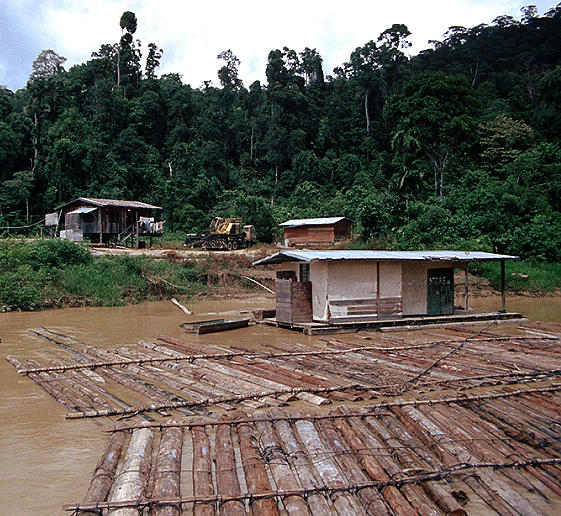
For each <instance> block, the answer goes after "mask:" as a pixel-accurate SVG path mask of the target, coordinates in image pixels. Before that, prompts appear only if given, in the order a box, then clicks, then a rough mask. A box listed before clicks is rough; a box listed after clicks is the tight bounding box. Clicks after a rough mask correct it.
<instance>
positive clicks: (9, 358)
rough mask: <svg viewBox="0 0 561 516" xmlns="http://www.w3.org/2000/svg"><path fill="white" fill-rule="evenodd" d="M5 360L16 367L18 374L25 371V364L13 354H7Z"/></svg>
mask: <svg viewBox="0 0 561 516" xmlns="http://www.w3.org/2000/svg"><path fill="white" fill-rule="evenodd" d="M6 361H7V362H9V363H10V364H12V365H13V366H14V367H15V368H16V370H17V372H18V374H22V372H23V371H25V366H24V365H23V364H22V363H21V362H20V361H19V360H18V359H17V358H16V357H14V356H13V355H8V356H7V357H6Z"/></svg>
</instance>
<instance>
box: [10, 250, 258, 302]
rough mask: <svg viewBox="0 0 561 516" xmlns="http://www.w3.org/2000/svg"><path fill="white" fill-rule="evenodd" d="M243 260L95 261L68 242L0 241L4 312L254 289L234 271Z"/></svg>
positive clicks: (244, 265)
mask: <svg viewBox="0 0 561 516" xmlns="http://www.w3.org/2000/svg"><path fill="white" fill-rule="evenodd" d="M250 263H251V262H250V261H249V260H248V259H247V258H245V257H244V256H241V257H238V258H236V259H235V260H230V261H229V262H228V263H226V262H225V261H224V260H223V259H221V258H220V257H218V258H216V259H213V258H207V259H206V260H203V261H202V262H194V261H190V260H181V259H178V258H177V257H176V256H174V255H173V253H172V254H170V256H169V258H168V259H167V260H154V259H151V258H148V257H145V256H142V257H138V256H136V257H130V256H119V257H103V258H95V259H94V258H92V256H91V254H90V252H89V249H88V248H87V247H83V246H80V245H77V244H74V243H71V242H68V241H65V240H38V241H34V242H24V241H21V240H0V311H12V310H38V309H42V308H49V307H69V306H70V307H72V306H121V305H125V304H130V303H138V302H141V301H147V300H155V299H162V298H167V297H174V296H176V297H182V298H189V297H193V296H200V295H205V294H208V293H213V292H216V290H217V289H219V288H222V287H224V286H226V285H227V286H228V287H230V288H232V287H233V288H235V289H236V290H238V291H240V290H243V289H244V288H251V284H248V283H247V282H245V281H244V280H243V278H242V277H241V276H240V274H238V273H237V272H236V271H238V270H240V269H243V268H247V267H249V264H250Z"/></svg>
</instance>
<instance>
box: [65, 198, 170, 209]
mask: <svg viewBox="0 0 561 516" xmlns="http://www.w3.org/2000/svg"><path fill="white" fill-rule="evenodd" d="M76 201H81V202H85V203H88V204H93V205H95V206H119V207H121V208H144V209H149V210H161V209H162V208H161V207H160V206H154V205H152V204H148V203H145V202H140V201H121V200H117V199H98V198H94V197H77V198H76V199H74V200H73V201H70V202H67V203H66V204H61V205H60V206H57V207H56V208H55V209H56V210H59V209H61V208H64V207H65V206H68V205H69V204H72V203H75V202H76Z"/></svg>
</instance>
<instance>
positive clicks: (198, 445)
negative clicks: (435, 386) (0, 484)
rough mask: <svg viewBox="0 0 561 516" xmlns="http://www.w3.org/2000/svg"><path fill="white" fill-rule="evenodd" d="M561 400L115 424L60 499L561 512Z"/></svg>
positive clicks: (277, 509)
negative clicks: (78, 482) (95, 459)
mask: <svg viewBox="0 0 561 516" xmlns="http://www.w3.org/2000/svg"><path fill="white" fill-rule="evenodd" d="M560 407H561V393H560V392H555V393H553V394H548V395H547V396H546V395H543V394H540V393H530V394H527V395H524V396H522V397H517V398H511V399H510V400H506V399H487V400H482V401H479V402H474V403H463V402H458V403H448V404H439V405H434V406H432V407H429V406H418V407H413V406H403V407H398V406H396V407H391V408H390V409H387V408H386V409H383V410H374V411H370V412H364V411H358V410H353V409H350V408H346V407H340V408H338V409H331V410H329V411H328V412H325V413H323V414H313V415H311V414H288V413H286V412H285V411H283V410H282V409H278V408H276V409H270V410H268V411H257V412H255V413H254V414H248V413H246V412H243V411H237V412H235V413H233V414H231V415H223V416H222V417H221V418H220V419H219V420H216V419H208V418H200V417H198V418H189V419H186V420H182V421H177V420H175V421H170V422H167V423H158V424H154V423H143V424H140V425H130V426H128V427H123V426H121V427H118V428H115V429H114V430H111V438H110V439H109V442H108V444H107V449H106V451H105V453H104V454H103V456H102V458H101V460H100V461H99V463H98V465H97V467H96V468H95V470H94V473H93V478H92V481H91V485H90V487H89V489H88V491H87V493H86V495H85V496H84V498H83V502H82V503H79V504H72V505H66V506H64V510H66V511H76V513H77V514H80V513H85V512H88V511H101V510H106V509H107V510H108V511H109V512H108V514H129V512H123V513H121V512H119V511H126V510H129V511H131V512H130V514H139V512H138V511H143V510H144V511H145V512H142V514H157V515H162V514H166V515H170V516H172V515H179V514H181V513H182V512H184V513H189V514H197V515H214V514H219V513H220V514H222V513H223V514H239V515H245V514H259V515H279V514H290V515H306V514H310V515H314V514H323V515H325V514H333V515H337V514H339V515H340V514H353V515H355V514H356V515H367V514H384V515H388V516H389V515H393V514H395V515H409V514H416V513H418V514H431V515H444V514H447V515H450V514H452V515H465V514H471V513H478V514H483V513H485V514H489V513H498V514H507V515H515V514H533V515H538V514H543V515H545V514H559V513H560V511H561V457H560V455H561V446H560V445H559V442H560V439H561V428H560V426H559V425H555V424H551V421H555V420H557V419H558V415H559V409H560ZM158 437H159V438H158ZM153 447H154V449H152V448H153ZM182 450H188V453H183V451H182ZM112 511H115V512H112ZM134 511H137V512H134Z"/></svg>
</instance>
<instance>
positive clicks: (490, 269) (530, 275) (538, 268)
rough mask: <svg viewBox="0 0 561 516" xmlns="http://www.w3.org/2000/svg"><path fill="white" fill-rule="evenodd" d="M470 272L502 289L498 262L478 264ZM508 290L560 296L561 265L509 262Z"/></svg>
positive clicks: (493, 286)
mask: <svg viewBox="0 0 561 516" xmlns="http://www.w3.org/2000/svg"><path fill="white" fill-rule="evenodd" d="M470 272H471V273H473V274H475V275H477V276H480V277H482V278H486V279H487V280H489V284H490V286H491V287H492V288H494V289H496V290H499V289H500V288H501V269H500V264H499V263H497V262H477V263H475V264H473V265H470ZM505 283H506V288H507V290H508V291H510V292H516V293H523V294H529V295H539V294H559V292H560V290H561V263H545V262H538V261H535V260H526V261H522V262H514V261H509V262H507V264H506V274H505Z"/></svg>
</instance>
